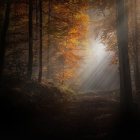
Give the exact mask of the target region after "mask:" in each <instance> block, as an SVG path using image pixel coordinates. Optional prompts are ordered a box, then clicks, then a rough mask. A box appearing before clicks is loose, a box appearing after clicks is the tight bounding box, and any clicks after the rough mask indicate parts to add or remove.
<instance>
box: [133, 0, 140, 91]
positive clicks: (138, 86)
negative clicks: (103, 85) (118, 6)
mask: <svg viewBox="0 0 140 140" xmlns="http://www.w3.org/2000/svg"><path fill="white" fill-rule="evenodd" d="M133 2H134V24H135V29H134V36H133V38H134V40H133V42H134V43H133V44H134V55H135V56H134V65H135V66H134V68H135V84H136V90H139V89H140V75H139V58H138V55H139V52H138V51H139V50H138V23H137V12H136V5H137V3H136V0H134V1H133Z"/></svg>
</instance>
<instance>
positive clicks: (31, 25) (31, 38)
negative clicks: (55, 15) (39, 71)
mask: <svg viewBox="0 0 140 140" xmlns="http://www.w3.org/2000/svg"><path fill="white" fill-rule="evenodd" d="M32 28H33V3H32V0H29V57H28V72H27V79H28V80H31V77H32V66H33V29H32Z"/></svg>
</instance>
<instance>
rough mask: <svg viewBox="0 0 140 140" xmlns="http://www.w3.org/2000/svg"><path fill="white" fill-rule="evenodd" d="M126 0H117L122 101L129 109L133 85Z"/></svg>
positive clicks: (122, 104)
mask: <svg viewBox="0 0 140 140" xmlns="http://www.w3.org/2000/svg"><path fill="white" fill-rule="evenodd" d="M126 13H127V12H126V7H125V0H117V39H118V49H119V65H120V103H121V107H122V109H123V111H128V110H129V109H130V107H131V103H132V87H131V78H130V67H129V57H128V19H127V14H126Z"/></svg>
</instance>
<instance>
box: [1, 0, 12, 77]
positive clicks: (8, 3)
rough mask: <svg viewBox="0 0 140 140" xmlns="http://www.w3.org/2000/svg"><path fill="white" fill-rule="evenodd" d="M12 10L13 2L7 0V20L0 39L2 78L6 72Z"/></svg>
mask: <svg viewBox="0 0 140 140" xmlns="http://www.w3.org/2000/svg"><path fill="white" fill-rule="evenodd" d="M10 10H11V0H6V10H5V20H4V23H3V28H2V31H1V38H0V76H2V74H3V70H4V62H5V51H6V34H7V31H8V26H9V18H10Z"/></svg>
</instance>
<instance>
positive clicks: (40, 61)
mask: <svg viewBox="0 0 140 140" xmlns="http://www.w3.org/2000/svg"><path fill="white" fill-rule="evenodd" d="M39 7H40V51H39V77H38V81H39V82H41V80H42V0H40V1H39Z"/></svg>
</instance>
